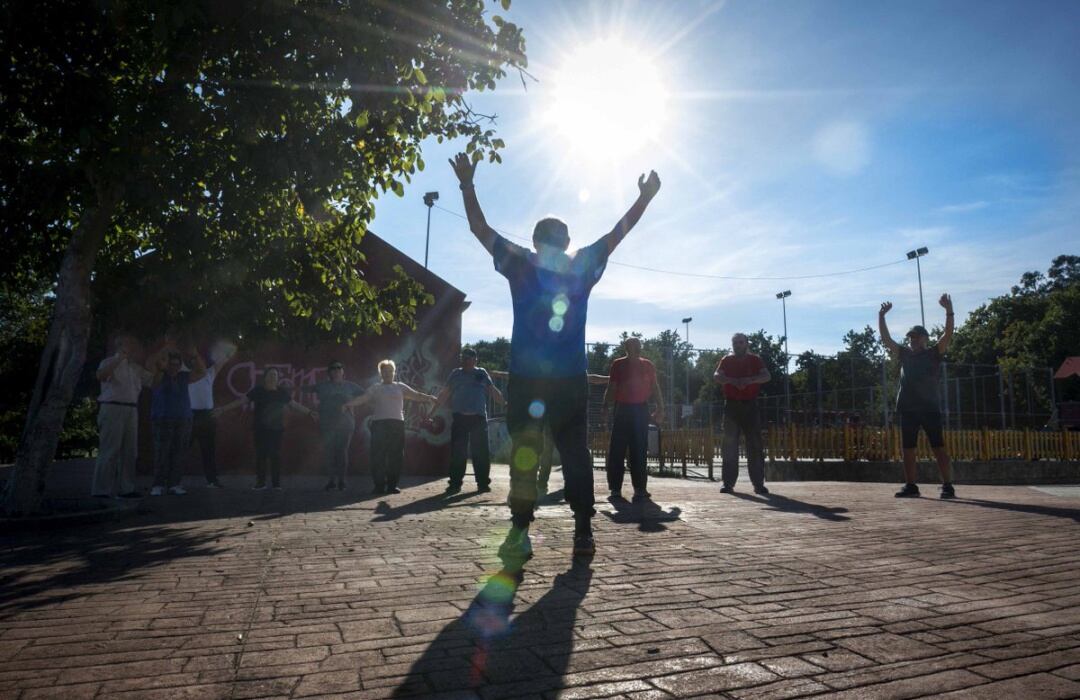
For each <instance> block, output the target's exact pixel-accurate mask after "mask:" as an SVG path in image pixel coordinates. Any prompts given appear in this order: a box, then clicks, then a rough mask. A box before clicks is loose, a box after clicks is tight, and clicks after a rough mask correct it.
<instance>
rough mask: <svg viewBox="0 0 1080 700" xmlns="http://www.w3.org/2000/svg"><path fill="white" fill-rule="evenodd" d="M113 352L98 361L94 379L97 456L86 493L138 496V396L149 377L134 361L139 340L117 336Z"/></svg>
mask: <svg viewBox="0 0 1080 700" xmlns="http://www.w3.org/2000/svg"><path fill="white" fill-rule="evenodd" d="M113 347H114V350H115V352H114V353H113V354H112V355H110V356H109V357H106V358H105V359H104V360H102V361H101V364H99V365H98V368H97V379H98V381H99V382H101V393H100V394H98V420H97V424H98V440H99V443H98V456H97V464H96V465H95V466H94V481H93V484H92V485H91V488H90V493H91V494H92V495H94V496H100V497H103V498H107V497H110V496H111V497H114V498H115V497H120V496H122V497H127V498H130V497H138V496H139V492H138V489H137V488H136V486H135V457H136V454H137V451H138V444H139V408H138V404H139V393H140V392H141V391H142V389H143V387H144V386H148V385H149V384H150V381H151V379H153V375H152V374H151V373H150V372H148V371H147V370H146V369H145V368H144V367H142V365H140V364H138V362H137V359H138V356H139V354H140V352H141V348H140V346H139V341H137V340H135V338H133V337H132V336H130V335H126V334H125V335H121V336H119V337H118V338H116V340H115V341H114V345H113Z"/></svg>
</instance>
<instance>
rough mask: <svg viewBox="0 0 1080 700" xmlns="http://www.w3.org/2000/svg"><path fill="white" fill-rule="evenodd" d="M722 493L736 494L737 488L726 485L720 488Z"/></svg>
mask: <svg viewBox="0 0 1080 700" xmlns="http://www.w3.org/2000/svg"><path fill="white" fill-rule="evenodd" d="M720 493H735V487H734V486H728V485H727V484H724V485H723V486H721V487H720Z"/></svg>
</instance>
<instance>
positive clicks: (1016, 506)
mask: <svg viewBox="0 0 1080 700" xmlns="http://www.w3.org/2000/svg"><path fill="white" fill-rule="evenodd" d="M961 495H962V494H961ZM946 502H947V503H961V504H964V505H969V506H982V507H983V508H997V509H998V510H1011V511H1013V512H1014V513H1031V514H1032V515H1049V516H1052V517H1055V518H1071V519H1073V520H1074V521H1076V522H1078V523H1080V508H1055V507H1054V506H1042V505H1037V504H1035V503H1008V502H1006V501H986V500H982V499H979V498H957V499H956V500H949V501H946Z"/></svg>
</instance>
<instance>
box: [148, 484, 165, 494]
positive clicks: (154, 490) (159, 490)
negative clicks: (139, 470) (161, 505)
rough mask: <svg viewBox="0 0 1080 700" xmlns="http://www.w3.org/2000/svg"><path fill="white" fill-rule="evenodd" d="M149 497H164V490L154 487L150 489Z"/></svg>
mask: <svg viewBox="0 0 1080 700" xmlns="http://www.w3.org/2000/svg"><path fill="white" fill-rule="evenodd" d="M150 495H151V496H164V495H165V489H163V488H162V487H160V486H155V487H154V488H152V489H150Z"/></svg>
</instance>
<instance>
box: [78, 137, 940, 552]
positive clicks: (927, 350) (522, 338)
mask: <svg viewBox="0 0 1080 700" xmlns="http://www.w3.org/2000/svg"><path fill="white" fill-rule="evenodd" d="M450 164H451V167H452V168H453V170H454V173H455V174H456V176H457V179H458V181H459V184H460V188H461V192H462V197H463V200H464V204H465V211H466V214H467V218H468V221H469V228H470V230H471V231H472V233H473V235H474V236H475V237H476V238H477V240H478V241H479V242H480V244H481V245H482V246H483V247H484V249H485V250H486V251H487V252H488V254H489V255H490V256H491V258H492V260H493V263H494V266H495V270H496V271H497V272H499V273H500V274H501V275H502V276H504V277H505V278H506V280H507V282H508V283H509V286H510V294H511V300H512V305H513V313H514V322H513V333H512V338H511V352H510V366H509V372H508V373H507V382H506V392H507V396H506V397H504V396H503V395H502V393H501V392H500V391H499V390H498V389H497V388H496V387H495V384H494V382H493V381H492V378H491V375H490V373H488V372H487V371H486V370H485V369H483V368H480V367H478V366H477V364H476V353H475V352H473V351H472V350H470V349H465V350H464V351H463V352H462V356H461V366H460V367H459V368H457V369H455V370H454V371H453V372H452V373H451V374H450V376H449V378H448V379H447V382H446V386H445V387H444V388H443V389H442V391H441V392H440V394H439V395H438V396H432V395H429V394H424V393H423V392H419V391H416V390H414V389H412V388H411V387H409V386H407V385H406V384H404V383H401V382H398V381H396V380H395V367H394V363H393V362H392V361H390V360H384V361H383V362H381V363H380V364H379V374H380V378H381V381H380V382H378V383H376V384H375V385H373V386H372V387H370V388H368V389H367V390H366V391H365V390H363V389H362V388H361V387H360V386H358V385H357V384H355V383H353V382H349V381H346V380H345V379H344V367H343V365H342V364H341V363H339V362H333V363H331V364H330V365H329V366H328V368H327V369H328V375H329V378H328V379H327V380H326V381H324V382H320V383H318V384H314V385H311V386H304V387H302V388H301V391H304V392H313V393H314V394H315V395H316V396H317V397H318V404H317V406H318V410H317V411H315V410H313V409H310V408H307V407H305V406H303V405H301V404H300V403H298V402H296V401H295V400H294V399H293V398H292V393H291V391H290V390H289V389H288V388H286V387H284V386H282V384H281V379H280V376H279V375H278V372H277V370H275V369H273V368H271V369H268V370H267V371H266V372H264V373H263V377H262V382H261V384H259V385H258V386H256V387H254V388H253V389H252V390H251V391H250V392H248V394H246V395H245V396H241V397H240V398H238V399H237V400H235V401H233V402H231V403H229V404H227V405H225V406H221V407H219V408H210V409H205V408H203V407H201V406H200V407H199V408H196V407H195V406H193V405H192V402H191V397H193V396H196V397H198V396H201V392H200V391H199V390H197V388H196V389H194V390H192V389H189V387H196V385H197V384H198V383H199V382H206V381H207V380H209V384H210V386H211V387H212V383H213V375H214V370H215V367H216V366H213V365H212V366H211V367H209V368H208V367H207V365H206V363H204V362H203V360H202V359H201V358H200V357H199V356H198V354H197V353H194V352H193V351H192V350H191V349H190V348H189V349H188V350H187V352H182V351H181V350H180V349H178V348H177V347H176V345H175V344H167V345H166V347H164V348H163V349H162V350H161V351H160V352H159V353H158V354H157V355H156V356H155V357H154V358H153V359H152V362H151V363H149V364H150V366H151V369H150V370H147V369H144V368H143V367H141V366H140V365H138V364H137V363H135V362H134V361H133V360H132V358H131V355H132V346H131V344H132V343H133V342H134V341H133V340H132V339H130V338H128V337H126V336H125V337H121V338H120V339H119V340H118V341H117V347H116V354H115V355H113V356H111V357H109V358H106V360H104V361H103V362H102V364H101V365H100V366H99V368H98V379H99V380H100V381H101V382H102V394H101V396H100V397H99V403H100V404H101V411H100V413H99V427H100V428H101V442H102V447H101V450H100V456H99V460H98V469H97V471H96V473H95V481H94V487H93V488H94V491H93V492H94V494H95V495H118V494H119V495H132V494H137V492H136V490H135V486H134V468H133V466H134V437H133V431H134V430H135V427H134V426H135V413H134V411H133V410H132V409H133V408H134V406H135V397H136V396H137V395H138V391H139V390H140V389H141V387H142V385H144V384H148V385H150V386H151V387H152V388H153V401H152V423H153V426H154V446H155V480H154V487H153V489H152V491H151V495H161V494H163V493H165V492H171V493H183V489H182V487H180V485H179V483H178V476H179V475H178V473H177V469H176V466H177V462H178V454H179V452H180V448H181V446H185V447H186V445H187V443H188V440H189V438H190V431H191V430H192V428H193V426H194V424H195V420H194V416H195V414H194V413H193V412H194V411H198V412H205V415H204V416H200V418H205V419H211V418H213V417H215V416H217V415H220V414H221V413H223V412H225V411H229V410H232V409H234V408H237V407H239V406H242V405H245V404H248V403H250V404H252V405H253V408H254V442H255V448H256V488H260V489H261V488H267V487H268V482H267V469H268V468H269V472H270V474H269V477H270V481H269V486H270V487H273V488H279V487H280V474H281V459H280V447H281V436H282V431H283V429H284V424H283V415H284V412H285V410H286V409H287V408H289V409H292V410H294V411H298V412H301V413H304V414H307V415H310V416H311V417H312V418H315V419H316V420H318V422H319V425H320V432H321V435H322V448H323V455H324V461H325V463H326V473H327V475H328V478H329V481H328V483H327V486H326V488H327V489H328V490H330V489H334V488H336V489H344V488H345V474H346V468H347V453H348V447H349V444H350V441H351V438H352V434H353V431H354V430H355V421H354V420H353V418H352V414H351V409H352V408H354V407H357V406H360V405H362V404H370V405H371V408H372V411H373V416H372V420H371V423H370V427H371V434H372V440H371V458H372V459H371V472H372V478H373V482H374V488H375V491H376V492H377V493H397V492H398V491H399V489H398V479H399V476H400V473H401V462H402V458H403V453H404V438H405V432H404V412H403V408H404V403H405V402H406V401H415V402H420V403H424V404H427V405H429V406H431V407H433V408H434V409H437V408H439V407H442V406H444V405H449V407H450V410H451V413H452V423H451V460H450V469H449V484H448V487H447V492H448V493H456V492H458V491H459V490H460V489H461V488H462V482H463V480H464V476H465V465H466V461H467V459H468V457H469V456H471V457H472V461H473V468H474V472H475V475H476V481H477V487H478V490H479V491H481V492H485V491H489V490H490V455H489V452H488V439H487V404H488V401H489V399H490V400H494V401H497V402H500V403H505V404H506V422H507V428H508V430H509V433H510V438H511V451H510V460H509V461H510V494H509V498H508V503H509V506H510V513H511V522H512V527H511V529H510V532H509V534H508V535H507V537H506V539H505V541H504V542H503V544H502V546H501V547H500V550H499V552H500V556H501V557H502V558H503V560H504V562H508V563H513V562H523V561H525V560H527V559H528V558H529V557H531V556H532V543H531V540H530V537H529V527H530V524H531V523H532V521H533V519H534V511H535V508H536V504H537V500H538V499H539V498H540V497H541V496H542V495H543V494H544V493H546V491H547V481H548V474H550V468H551V466H550V465H551V450H552V448H553V447H554V448H555V449H557V450H558V452H559V455H560V457H561V460H562V472H563V479H564V482H565V489H564V497H565V499H566V501H567V503H568V504H569V505H570V508H571V510H572V511H573V515H574V523H575V527H574V541H573V551H574V554H575V555H586V556H587V555H591V554H593V553H594V552H595V549H596V544H595V540H594V536H593V529H592V519H593V516H594V515H595V514H596V510H595V507H594V506H595V496H594V491H593V463H592V455H591V453H590V451H589V446H588V421H587V418H588V413H587V406H588V394H589V382H590V375H588V374H587V360H586V353H585V323H586V317H587V313H588V302H589V296H590V294H591V292H592V289H593V287H594V286H595V285H596V284H597V282H599V281H600V279H601V277H602V275H603V273H604V270H605V268H606V265H607V261H608V258H609V256H610V255H611V253H612V252H613V251H614V250H615V248H616V247H617V246H618V245H619V244H620V243H621V242H622V240H623V239H624V238H625V237H626V235H627V234H628V233H629V232H630V230H631V229H632V228H633V227H634V226H635V224H637V222H638V221H639V220H640V218H641V216H642V215H643V214H644V212H645V210H646V208H647V207H648V206H649V203H650V202H651V201H652V199H653V198H654V197H655V196H656V194H657V192H658V191H659V190H660V179H659V177H658V176H657V174H656V172H655V171H652V172H650V173H649V174H648V176H645V175H642V176H641V177H639V178H638V190H639V194H638V197H637V199H636V201H635V202H634V203H633V204H632V205H631V206H630V208H629V210H627V212H626V214H625V215H624V216H623V217H622V218H621V219H620V220H619V221H618V222H617V223H616V224H615V226H614V227H613V228H612V229H611V231H609V232H608V233H607V234H605V235H603V236H601V237H600V238H599V239H598V240H596V241H595V242H593V243H592V244H590V245H588V246H585V247H583V248H579V249H577V250H576V251H574V252H572V253H568V252H567V251H568V249H569V246H570V236H569V230H568V228H567V225H566V224H565V223H564V222H563V221H561V220H559V219H556V218H552V217H548V218H544V219H541V220H540V221H539V222H537V224H536V226H535V228H534V231H533V239H532V241H533V250H528V249H526V248H524V247H522V246H519V245H516V244H514V243H512V242H510V241H509V240H507V239H506V238H504V237H503V236H501V235H499V234H498V233H497V232H496V231H495V229H493V228H492V227H491V226H489V225H488V223H487V221H486V219H485V217H484V214H483V211H482V209H481V207H480V203H479V200H478V199H477V196H476V188H475V185H474V175H475V171H476V162H475V161H473V160H472V159H471V158H470V157H469V156H467V155H465V154H458V156H457V157H456V158H454V159H453V160H451V161H450ZM940 303H941V305H942V306H943V307H944V308H945V310H946V326H945V331H944V334H943V336H942V337H941V339H940V340H939V341H938V342H937V343H936V344H935V345H930V344H929V333H928V332H927V331H926V329H925V328H923V327H922V326H915V327H913V328H912V329H911V330H910V331H908V333H907V338H908V341H909V344H908V345H907V346H903V345H900V344H898V343H897V342H895V341H894V340H893V339H892V337H891V336H890V334H889V331H888V326H887V324H886V321H885V316H886V314H887V313H888V311H889V310H890V309H891V308H892V304H891V303H889V302H885V303H884V304H882V305H881V309H880V313H879V330H880V334H881V340H882V343H883V344H884V345H885V347H886V348H887V349H888V350H889V351H890V352H891V353H892V354H893V356H894V357H895V358H896V359H897V360H898V361H899V363H900V365H901V374H900V391H899V395H898V399H897V410H898V414H899V416H900V424H901V428H902V430H901V432H902V435H903V454H904V474H905V485H904V487H903V488H902V489H901V491H900V492H899V493H897V494H896V495H897V496H898V497H914V496H918V495H919V489H918V486H917V485H916V469H915V447H916V441H917V438H918V432H919V430H920V428H921V429H922V430H924V431H925V432H926V434H927V437H928V438H929V442H930V445H931V447H932V449H933V451H934V455H935V457H936V458H937V463H938V466H939V468H940V471H941V476H942V482H943V485H942V490H941V497H942V498H953V497H955V491H954V489H953V486H952V484H951V478H950V464H949V457H948V453H947V452H946V450H945V446H944V440H943V435H942V429H941V414H940V410H939V407H938V394H937V392H938V389H937V384H938V381H937V379H938V372H939V368H940V364H941V361H942V355H943V353H944V352H945V350H946V349H947V348H948V345H949V342H950V340H951V337H952V331H953V310H952V301H951V299H950V298H949V296H948V295H947V294H946V295H942V297H941V300H940ZM624 350H625V355H624V356H622V357H619V358H618V359H616V360H615V361H614V362H613V363H612V365H611V368H610V374H609V375H608V377H607V378H606V383H607V389H606V390H605V394H604V407H605V410H609V409H610V410H611V414H612V416H611V417H612V430H611V442H610V446H609V450H608V459H607V481H608V488H609V491H610V498H611V499H613V500H615V499H622V486H623V479H624V474H625V471H626V468H625V461H624V460H625V459H626V457H627V456H629V467H630V469H629V471H630V478H631V483H632V487H633V499H634V500H635V501H638V502H640V501H642V500H645V499H648V498H649V496H650V494H649V492H648V489H647V472H646V456H647V437H648V425H649V422H650V421H655V422H657V423H662V421H663V407H664V402H663V397H662V394H661V391H660V386H659V384H658V382H657V379H656V369H655V367H654V366H653V364H652V363H651V362H650V361H649V360H648V359H646V358H644V357H642V356H641V342H640V340H639V339H637V338H633V337H632V338H629V339H627V340H626V342H625V343H624ZM732 351H733V352H732V353H731V354H729V355H726V356H725V357H724V358H723V359H722V360H721V361H720V363H719V364H718V366H717V368H716V372H715V375H714V379H715V381H716V383H717V384H718V385H720V386H721V387H722V390H723V393H724V397H725V402H726V407H725V411H724V439H723V448H722V454H723V467H722V472H721V476H722V480H723V487H722V491H724V492H727V493H730V492H733V490H734V488H735V484H736V481H737V479H738V475H739V439H740V437H744V438H745V441H746V448H747V455H748V472H749V477H750V481H751V483H752V485H753V489H754V491H755V493H757V494H759V495H768V493H769V490H768V488H767V487H766V486H765V467H764V450H763V445H762V440H761V429H760V424H759V416H758V410H757V406H756V405H755V400H756V397H757V395H758V392H759V391H760V387H761V385H762V384H764V383H766V382H768V381H769V380H770V374H769V371H768V369H767V368H766V366H765V363H764V362H763V361H762V359H761V357H759V356H758V355H756V354H754V353H752V352H750V349H749V342H748V339H747V337H746V336H745V335H744V334H741V333H737V334H735V335H734V336H733V338H732ZM595 379H600V380H601V381H603V378H593V380H595ZM210 393H211V395H212V391H211V392H210ZM211 400H212V399H211ZM650 402H652V403H653V404H654V405H655V409H654V410H653V411H650V408H649V406H650ZM206 442H207V439H206V437H205V436H204V438H203V443H204V445H205V443H206ZM209 442H210V444H211V452H212V439H211V440H210V441H209ZM203 452H204V461H206V454H207V451H206V449H205V447H204V450H203ZM121 453H122V454H121ZM129 462H130V463H129ZM543 467H546V470H545V469H543ZM545 471H546V473H545ZM207 480H208V483H209V484H210V485H211V486H216V485H217V480H216V471H215V470H211V469H208V470H207Z"/></svg>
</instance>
